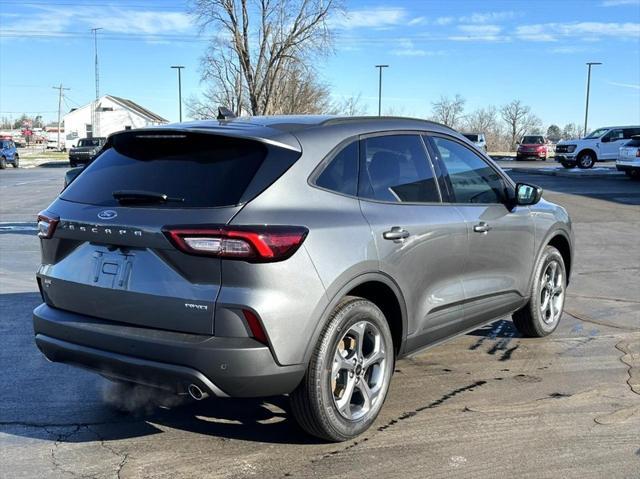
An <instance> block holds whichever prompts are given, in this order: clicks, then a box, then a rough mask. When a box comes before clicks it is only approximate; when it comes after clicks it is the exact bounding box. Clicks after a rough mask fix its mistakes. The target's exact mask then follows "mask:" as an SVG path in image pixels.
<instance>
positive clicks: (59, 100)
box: [51, 83, 71, 148]
mask: <svg viewBox="0 0 640 479" xmlns="http://www.w3.org/2000/svg"><path fill="white" fill-rule="evenodd" d="M51 88H53V89H55V90H58V148H60V111H61V110H62V95H63V93H62V92H63V91H64V90H71V88H63V86H62V83H60V86H54V87H51Z"/></svg>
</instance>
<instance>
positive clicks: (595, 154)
mask: <svg viewBox="0 0 640 479" xmlns="http://www.w3.org/2000/svg"><path fill="white" fill-rule="evenodd" d="M635 135H640V126H610V127H606V128H598V129H597V130H595V131H594V132H592V133H591V134H589V135H588V136H586V137H584V138H581V139H578V140H563V141H561V142H559V143H558V144H557V145H556V156H555V159H556V161H557V162H559V163H561V164H562V166H564V167H565V168H574V167H575V166H578V167H579V168H592V167H593V165H594V164H595V162H596V161H614V160H616V159H617V158H618V150H619V149H620V147H621V146H622V145H624V144H625V143H626V142H627V141H629V140H630V139H631V137H632V136H635Z"/></svg>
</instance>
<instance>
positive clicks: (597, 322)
mask: <svg viewBox="0 0 640 479" xmlns="http://www.w3.org/2000/svg"><path fill="white" fill-rule="evenodd" d="M564 312H565V314H568V315H569V316H571V317H572V318H575V319H577V320H578V321H584V322H585V323H593V324H597V325H599V326H606V327H607V328H613V329H620V330H622V331H638V328H628V327H625V326H620V325H617V324H611V323H607V322H606V321H598V320H597V319H593V318H586V317H584V316H582V315H579V314H576V313H573V312H571V311H569V310H567V309H566V308H565V310H564Z"/></svg>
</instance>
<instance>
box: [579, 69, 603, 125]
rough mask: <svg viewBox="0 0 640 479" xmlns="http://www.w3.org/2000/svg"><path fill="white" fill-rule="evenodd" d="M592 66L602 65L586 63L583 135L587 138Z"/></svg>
mask: <svg viewBox="0 0 640 479" xmlns="http://www.w3.org/2000/svg"><path fill="white" fill-rule="evenodd" d="M592 65H602V63H600V62H587V66H588V67H589V70H588V73H587V106H586V108H585V110H584V135H583V136H587V132H588V131H589V130H588V129H587V122H588V121H589V88H590V87H591V66H592Z"/></svg>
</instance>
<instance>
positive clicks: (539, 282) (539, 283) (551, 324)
mask: <svg viewBox="0 0 640 479" xmlns="http://www.w3.org/2000/svg"><path fill="white" fill-rule="evenodd" d="M566 288H567V274H566V268H565V265H564V260H563V259H562V255H561V254H560V252H559V251H558V250H557V249H556V248H554V247H553V246H547V247H546V248H545V249H544V252H543V253H542V257H541V258H540V260H539V261H538V264H537V266H536V276H535V279H534V281H533V286H532V288H531V298H530V299H529V302H528V303H527V305H526V306H525V307H524V308H522V309H521V310H519V311H516V312H515V313H514V314H513V323H514V324H515V326H516V328H517V329H518V331H520V332H521V333H522V335H523V336H528V337H542V336H546V335H548V334H551V333H552V332H553V331H554V330H555V329H556V328H557V327H558V323H559V322H560V317H561V316H562V310H563V308H564V298H565V291H566Z"/></svg>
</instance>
